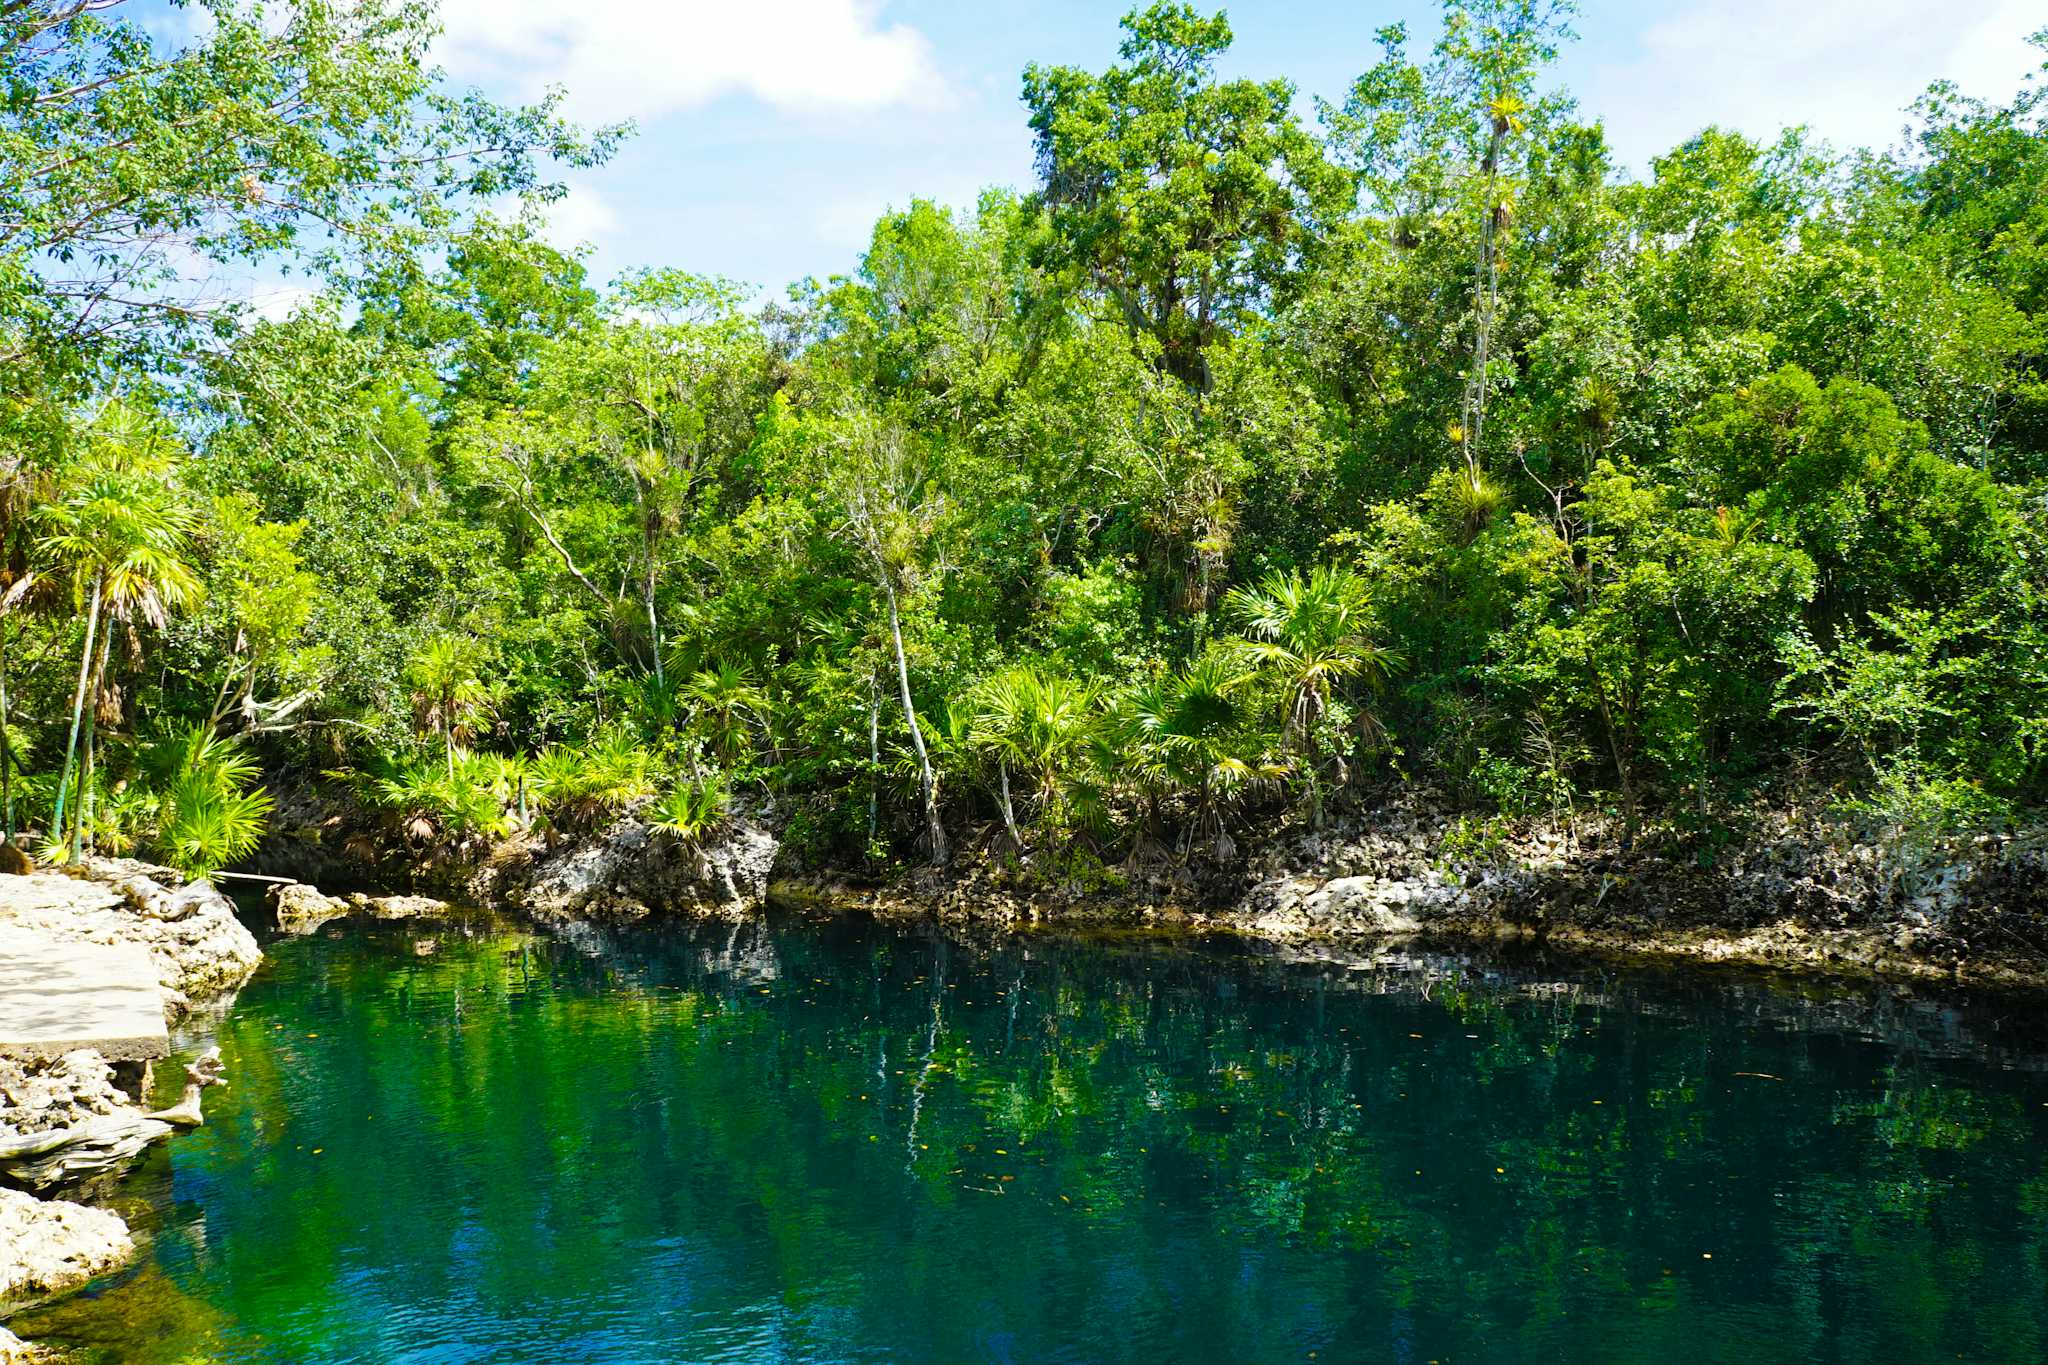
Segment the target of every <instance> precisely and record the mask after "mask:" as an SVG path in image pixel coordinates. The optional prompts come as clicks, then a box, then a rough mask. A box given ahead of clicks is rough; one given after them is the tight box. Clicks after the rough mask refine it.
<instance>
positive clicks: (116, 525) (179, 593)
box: [38, 465, 200, 858]
mask: <svg viewBox="0 0 2048 1365" xmlns="http://www.w3.org/2000/svg"><path fill="white" fill-rule="evenodd" d="M40 520H41V521H42V523H43V525H44V526H45V527H46V528H47V530H46V532H45V534H44V536H43V537H42V539H41V541H40V542H39V543H38V548H39V550H40V551H41V553H42V554H43V555H45V556H46V557H48V558H49V559H52V560H54V561H56V562H57V563H58V564H60V565H62V566H63V567H65V568H66V569H67V570H68V571H69V573H70V577H71V580H72V584H73V592H74V594H75V596H76V598H78V599H80V601H79V605H81V606H82V607H83V608H84V612H85V644H84V646H83V648H81V649H80V651H79V660H78V685H77V687H76V689H75V690H74V692H73V694H72V700H71V730H70V734H69V737H68V738H67V739H66V741H65V746H64V766H63V775H62V777H61V778H60V779H59V781H58V786H57V805H56V813H55V815H54V817H53V820H52V828H53V830H54V831H56V832H57V833H59V834H61V832H62V830H63V826H64V808H65V799H66V792H67V790H69V789H70V788H71V785H72V773H73V770H74V768H75V767H78V766H79V754H80V747H79V739H80V732H81V729H84V733H85V750H84V753H85V760H84V765H83V767H82V768H81V769H80V779H79V782H78V786H77V791H78V800H77V806H78V807H80V808H81V809H77V810H75V811H74V815H73V823H72V835H71V848H70V856H71V857H74V858H75V857H77V856H78V853H79V848H80V841H81V839H82V838H83V834H84V826H85V814H86V813H85V812H84V810H83V809H82V807H83V806H84V804H85V802H86V796H85V793H86V791H87V790H88V774H89V770H90V767H91V762H92V732H91V730H90V729H89V728H86V727H87V726H88V725H89V721H88V719H87V718H88V716H89V715H91V714H93V713H95V712H97V710H98V698H99V696H100V689H101V686H102V684H103V682H104V679H105V675H106V663H107V644H108V640H109V638H110V636H109V631H107V630H103V629H102V626H103V625H106V624H107V623H108V622H109V621H111V620H121V621H132V620H134V619H135V618H136V617H137V616H140V617H141V618H142V619H144V620H145V621H147V622H148V623H149V624H151V625H154V626H162V625H163V624H164V622H165V620H166V619H167V617H168V615H169V613H170V611H171V610H172V609H173V608H175V607H179V606H183V605H184V604H186V603H188V602H191V601H193V600H195V599H196V598H197V597H198V596H199V590H200V585H199V578H198V575H197V574H195V573H194V572H193V571H192V569H191V567H190V566H189V565H188V564H187V563H186V562H185V558H184V555H185V548H186V541H187V538H188V537H189V535H190V532H191V528H192V523H193V512H192V509H191V508H190V507H188V506H186V505H185V504H183V503H181V502H179V501H178V500H177V498H176V496H175V495H174V493H173V492H172V490H171V489H170V488H169V487H168V486H167V485H166V484H165V483H164V482H163V481H162V480H161V479H160V478H158V477H155V476H153V475H152V474H150V473H148V472H138V471H135V470H132V469H128V468H125V467H121V466H119V465H116V466H115V467H113V468H111V469H108V470H106V471H102V472H99V473H96V474H95V475H94V476H93V477H92V478H90V479H89V480H88V481H87V482H85V483H84V484H83V485H81V486H80V487H79V488H77V489H76V490H75V491H74V492H73V493H72V494H71V495H70V496H69V497H66V498H63V499H60V500H58V501H57V502H54V503H52V504H50V505H49V506H48V507H46V508H44V509H43V510H42V513H41V516H40ZM88 696H91V697H92V698H93V699H94V705H93V707H92V708H91V710H90V711H89V710H88V708H87V706H86V700H87V697H88Z"/></svg>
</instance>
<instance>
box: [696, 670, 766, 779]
mask: <svg viewBox="0 0 2048 1365" xmlns="http://www.w3.org/2000/svg"><path fill="white" fill-rule="evenodd" d="M680 691H681V694H682V699H683V700H684V701H685V702H687V703H688V704H689V706H690V708H691V713H692V715H691V722H692V724H694V725H695V726H696V727H697V728H698V729H699V730H700V731H701V732H702V733H703V735H704V739H705V742H706V743H707V744H708V745H710V747H711V752H713V753H715V754H717V755H718V757H719V760H720V761H721V762H723V763H724V764H725V765H726V766H727V767H732V766H734V764H735V762H736V761H737V760H738V758H739V757H740V756H741V755H742V754H744V753H745V752H746V750H747V749H748V748H749V747H750V746H751V745H752V743H753V738H754V730H755V729H756V727H758V728H760V729H762V730H764V731H765V730H766V729H767V726H768V714H769V711H770V709H771V705H772V704H771V703H770V701H769V700H768V694H767V693H766V692H765V691H763V690H762V689H761V688H760V687H759V686H758V685H757V684H756V683H755V682H754V678H753V675H752V674H750V673H748V672H747V670H746V669H744V668H741V667H739V666H738V665H736V664H725V663H722V664H718V665H716V666H715V667H712V668H705V669H699V670H698V671H697V672H696V673H694V674H692V675H691V677H690V680H689V681H688V682H686V683H684V684H683V685H682V688H681V689H680Z"/></svg>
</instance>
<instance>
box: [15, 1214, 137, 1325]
mask: <svg viewBox="0 0 2048 1365" xmlns="http://www.w3.org/2000/svg"><path fill="white" fill-rule="evenodd" d="M134 1254H135V1242H134V1239H132V1238H131V1237H130V1236H129V1235H128V1225H127V1224H126V1223H123V1222H122V1221H121V1219H120V1217H119V1215H117V1214H112V1213H109V1212H107V1211H106V1210H105V1209H93V1208H87V1207H86V1206H85V1205H83V1204H73V1203H70V1202H68V1201H66V1200H61V1199H37V1198H35V1197H33V1196H31V1195H26V1194H23V1193H21V1192H20V1191H18V1190H8V1189H0V1307H13V1306H20V1305H22V1304H25V1303H33V1302H35V1301H37V1300H40V1299H46V1298H50V1297H53V1296H55V1295H58V1294H63V1293H66V1292H68V1291H70V1290H73V1289H77V1288H79V1287H80V1286H82V1285H85V1284H87V1283H89V1282H90V1281H92V1280H94V1279H97V1278H98V1277H99V1276H101V1275H105V1274H107V1273H108V1272H110V1271H113V1270H118V1269H119V1268H120V1267H121V1266H123V1265H125V1264H127V1262H128V1260H129V1258H130V1257H132V1256H133V1255H134Z"/></svg>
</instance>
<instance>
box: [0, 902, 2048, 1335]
mask: <svg viewBox="0 0 2048 1365" xmlns="http://www.w3.org/2000/svg"><path fill="white" fill-rule="evenodd" d="M2029 1008H2030V1007H2027V1006H2014V1005H2010V1004H2007V1005H2000V1006H1997V1007H1985V1008H1983V1009H1979V1010H1960V1011H1959V1010H1956V1009H1952V1008H1949V1007H1946V1006H1943V1005H1939V1004H1927V1003H1920V1002H1914V1001H1911V1000H1906V999H1903V998H1901V997H1898V996H1895V995H1893V994H1891V993H1889V992H1884V991H1876V990H1872V991H1869V992H1851V993H1849V994H1848V995H1847V996H1841V995H1836V994H1823V995H1822V996H1820V997H1818V998H1816V997H1814V996H1812V995H1811V994H1810V993H1790V992H1785V991H1781V990H1779V989H1777V988H1774V987H1772V986H1769V985H1767V984H1760V983H1753V982H1740V981H1736V982H1729V981H1726V980H1723V979H1719V978H1716V979H1714V980H1712V981H1708V980H1706V979H1705V978H1702V977H1700V976H1686V975H1682V974H1681V975H1656V974H1645V973H1625V974H1605V975H1587V974H1582V973H1581V974H1567V976H1566V977H1565V979H1562V980H1561V979H1559V976H1558V974H1557V971H1556V969H1554V968H1546V967H1544V966H1543V964H1540V963H1539V964H1519V965H1518V964H1513V963H1509V964H1506V965H1502V964H1499V963H1497V962H1488V961H1484V960H1482V961H1480V962H1479V963H1477V964H1476V965H1474V964H1463V965H1461V964H1459V963H1457V962H1450V961H1444V960H1430V959H1420V960H1417V961H1414V962H1409V963H1405V964H1395V965H1393V966H1391V967H1386V968H1382V969H1375V970H1361V969H1356V968H1350V967H1345V966H1342V965H1326V966H1314V965H1308V966H1299V965H1297V966H1290V965H1287V964H1285V963H1282V962H1279V961H1277V960H1275V959H1273V958H1271V957H1269V956H1265V955H1262V954H1259V953H1257V952H1252V951H1246V950H1243V949H1240V948H1234V947H1229V946H1224V945H1213V944H1211V945H1195V946H1187V947H1180V948H1176V947H1171V946H1165V945H1157V944H1149V945H1110V944H1100V943H1097V944H1088V943H1080V942H1065V941H1054V940H1047V939H1043V938H1032V939H1028V940H1023V941H1018V942H1015V943H1011V944H1008V945H1000V946H995V947H991V948H983V949H969V948H965V947H962V946H959V945H957V944H951V943H947V942H945V941H943V940H940V939H937V938H933V937H929V936H923V935H920V934H917V933H915V932H903V931H897V930H892V929H886V928H880V927H876V926H872V925H867V924H864V923H860V922H853V921H837V922H831V923H825V924H810V923H800V922H799V923H774V924H769V925H765V926H762V925H755V926H747V927H742V928H732V927H726V926H720V927H711V926H670V927H668V928H666V929H664V930H662V931H660V932H651V933H645V934H635V935H595V934H593V935H589V936H587V937H585V938H583V939H580V940H578V941H574V942H570V941H556V940H548V939H536V938H533V937H531V936H528V935H513V934H504V933H499V932H496V931H493V930H490V929H488V928H480V927H477V926H470V927H467V928H463V927H454V926H406V927H403V928H391V927H385V928H381V929H376V930H372V931H366V930H363V929H360V928H357V927H353V926H333V927H330V929H329V930H328V931H327V933H326V934H325V935H323V936H322V937H320V938H316V939H312V940H304V941H297V942H289V941H288V942H281V943H279V944H276V945H274V946H273V952H272V957H271V959H270V961H269V963H268V964H267V965H266V967H265V968H264V970H263V972H262V974H261V975H260V976H259V977H258V979H257V981H256V982H254V983H253V984H252V985H251V986H250V987H249V988H248V989H247V990H246V991H245V992H244V993H243V995H242V997H241V1000H240V1002H239V1004H238V1005H237V1007H236V1009H235V1011H234V1013H233V1015H232V1016H231V1017H230V1018H229V1019H228V1020H227V1021H226V1022H225V1023H224V1024H223V1025H222V1027H221V1030H220V1034H219V1041H220V1042H221V1044H222V1047H223V1051H224V1053H225V1055H226V1058H227V1061H228V1064H229V1068H230V1074H231V1076H232V1078H233V1080H232V1085H231V1087H230V1088H229V1089H228V1090H226V1091H216V1092H213V1093H212V1094H211V1095H210V1096H209V1112H210V1114H211V1115H212V1122H211V1124H210V1126H209V1127H207V1128H206V1129H204V1130H202V1131H200V1132H197V1133H194V1134H191V1135H188V1136H184V1137H181V1138H179V1139H177V1140H176V1142H175V1145H174V1146H172V1147H171V1148H170V1149H169V1151H168V1152H163V1153H160V1154H159V1155H157V1156H155V1157H153V1158H152V1159H151V1161H150V1162H149V1164H147V1165H146V1166H145V1167H144V1169H143V1171H142V1172H141V1173H140V1174H139V1175H138V1177H137V1178H136V1179H135V1181H133V1182H132V1183H131V1186H130V1189H129V1190H128V1191H127V1202H128V1205H129V1208H128V1211H129V1212H130V1213H131V1214H135V1213H136V1210H137V1209H141V1210H143V1212H141V1213H140V1214H139V1215H136V1221H137V1222H138V1224H139V1225H140V1226H141V1230H142V1231H143V1232H144V1233H145V1234H146V1235H147V1236H148V1237H149V1238H150V1246H149V1250H148V1253H147V1256H146V1258H145V1260H144V1262H143V1264H142V1265H141V1267H140V1268H139V1269H138V1270H137V1271H135V1272H133V1273H131V1274H130V1275H128V1276H126V1277H123V1278H122V1279H120V1280H118V1281H116V1282H115V1283H114V1284H113V1285H111V1286H109V1287H107V1288H105V1289H103V1290H101V1291H100V1292H98V1293H96V1294H94V1295H91V1296H87V1297H84V1298H80V1299H74V1300H72V1301H70V1302H68V1303H65V1304H61V1305H58V1306H56V1307H54V1308H52V1309H48V1310H45V1311H43V1312H40V1313H37V1314H33V1315H29V1316H27V1317H25V1318H22V1319H20V1320H18V1321H17V1322H16V1323H15V1324H14V1326H15V1328H16V1330H17V1331H20V1332H22V1333H23V1334H24V1335H43V1336H47V1337H49V1338H52V1339H54V1340H58V1341H63V1342H68V1343H70V1344H73V1345H75V1346H79V1347H82V1348H84V1350H85V1351H86V1353H87V1355H88V1358H90V1359H95V1360H102V1361H124V1362H127V1361H132V1362H151V1363H155V1362H171V1361H186V1360H219V1361H264V1362H326V1361H422V1362H466V1361H536V1362H540V1361H546V1362H561V1361H593V1362H611V1361H620V1362H625V1361H633V1362H641V1361H671V1360H673V1361H704V1360H732V1361H757V1360H761V1361H883V1360H887V1361H932V1362H941V1361H943V1362H956V1361H984V1360H986V1361H1019V1362H1023V1361H1049V1360H1060V1361H1123V1360H1158V1361H1166V1360H1173V1361H1247V1360H1275V1361H1280V1360H1287V1361H1299V1360H1306V1359H1309V1358H1311V1355H1312V1353H1313V1358H1315V1359H1317V1360H1319V1361H1325V1362H1327V1361H1339V1360H1347V1361H1348V1360H1370V1361H1403V1362H1415V1363H1416V1365H1421V1362H1426V1361H1432V1360H1438V1361H1443V1362H1459V1361H1489V1362H1522V1361H1571V1362H1584V1361H1615V1362H1657V1363H1658V1365H1664V1362H1670V1361H1680V1360H1682V1361H1729V1362H1744V1363H1745V1365H1753V1363H1754V1362H1778V1361H1784V1362H1793V1361H1799V1362H1804V1361H1809V1360H1822V1359H1825V1360H1832V1361H1841V1362H1860V1361H1870V1362H1885V1365H1898V1363H1900V1362H1913V1361H1934V1360H1942V1361H1953V1360H1955V1359H1957V1358H1958V1357H1959V1356H1960V1357H1961V1358H1963V1359H1967V1360H1976V1361H2028V1362H2034V1361H2040V1360H2043V1359H2048V1143H2044V1141H2043V1139H2044V1137H2048V1079H2044V1075H2043V1073H2042V1071H2041V1070H2039V1069H2038V1068H2037V1066H2036V1060H2035V1059H2036V1058H2037V1057H2038V1056H2039V1053H2038V1052H2037V1051H2036V1050H2035V1044H2037V1043H2038V1039H2037V1040H2034V1042H2033V1043H2030V1042H2029V1041H2028V1040H2026V1039H2020V1040H2013V1039H2011V1038H2010V1036H2009V1031H2010V1027H2011V1023H2012V1017H2013V1016H2017V1015H2024V1014H2026V1013H2027V1012H2028V1009H2029Z"/></svg>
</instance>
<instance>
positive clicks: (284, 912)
mask: <svg viewBox="0 0 2048 1365" xmlns="http://www.w3.org/2000/svg"><path fill="white" fill-rule="evenodd" d="M270 904H271V907H272V908H273V909H275V910H276V911H277V927H278V929H279V931H280V932H282V933H287V934H295V935H303V934H310V933H312V932H314V931H315V930H316V929H318V928H319V927H320V926H321V925H323V924H325V923H327V922H328V921H329V920H336V919H341V918H342V917H343V916H345V915H347V914H348V913H349V905H348V902H347V901H345V900H342V899H341V898H340V897H339V896H323V895H321V894H320V892H319V891H317V890H315V889H314V888H312V887H310V886H307V885H306V884H305V883H303V882H287V883H285V884H284V885H282V886H273V887H272V888H270Z"/></svg>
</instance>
